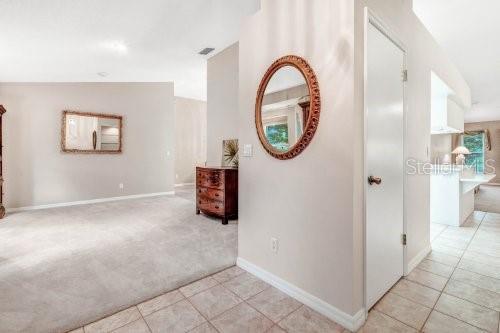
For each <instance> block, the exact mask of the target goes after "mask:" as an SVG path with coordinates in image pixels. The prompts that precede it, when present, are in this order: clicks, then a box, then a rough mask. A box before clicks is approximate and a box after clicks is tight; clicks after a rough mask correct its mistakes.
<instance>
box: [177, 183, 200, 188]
mask: <svg viewBox="0 0 500 333" xmlns="http://www.w3.org/2000/svg"><path fill="white" fill-rule="evenodd" d="M194 184H195V183H180V184H175V185H174V187H182V186H192V185H194Z"/></svg>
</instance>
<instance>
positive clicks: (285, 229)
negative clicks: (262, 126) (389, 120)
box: [209, 0, 359, 316]
mask: <svg viewBox="0 0 500 333" xmlns="http://www.w3.org/2000/svg"><path fill="white" fill-rule="evenodd" d="M261 8H262V10H261V11H260V12H259V13H257V14H255V15H254V16H252V17H250V18H249V19H248V21H247V22H246V23H245V24H244V26H243V29H242V33H241V35H240V42H239V48H240V50H239V51H240V52H239V54H240V56H239V59H240V60H239V64H240V66H239V72H240V75H239V87H240V89H239V92H240V93H239V108H238V114H239V134H240V145H243V144H252V145H253V156H252V157H251V158H248V157H243V156H240V168H239V181H240V194H239V196H240V204H239V226H238V227H239V232H238V234H239V243H238V244H239V257H240V258H241V259H243V260H245V261H248V262H250V263H252V264H254V265H256V266H258V267H260V268H261V269H263V270H265V271H267V272H270V273H272V274H273V275H275V276H277V277H279V278H281V279H283V280H285V281H287V282H288V283H290V284H292V285H294V286H296V287H298V288H300V289H302V290H304V291H306V292H307V293H309V294H311V295H313V296H315V297H317V298H319V299H321V300H322V301H323V302H325V303H326V304H329V306H333V307H335V308H336V309H339V310H340V311H342V312H344V313H347V314H348V316H349V315H353V314H355V313H356V312H358V310H359V308H356V309H355V308H354V305H353V302H352V301H353V296H352V290H353V279H352V276H353V257H352V256H353V251H352V249H353V225H352V219H353V210H352V207H353V202H352V199H353V196H352V194H353V190H352V179H353V172H352V170H353V167H354V166H353V150H352V144H351V141H352V136H353V124H354V120H353V109H354V104H353V102H354V95H353V94H354V91H353V89H354V58H353V57H354V49H353V47H354V40H353V29H354V8H353V1H352V0H338V1H331V0H314V1H311V0H264V1H262V4H261ZM288 54H295V55H298V56H301V57H303V58H305V59H306V60H307V61H308V62H309V64H310V65H311V67H312V68H313V69H314V71H315V72H316V75H317V77H318V80H319V87H320V89H321V103H322V110H321V115H320V121H319V127H318V130H317V132H316V134H315V137H314V139H313V140H312V142H311V144H310V145H309V146H308V147H307V149H306V150H305V151H304V152H303V153H302V154H300V155H299V156H297V157H296V158H294V159H291V160H286V161H281V160H278V159H275V158H273V157H272V156H270V155H269V154H268V153H267V152H266V151H265V150H264V148H263V147H262V145H261V144H260V142H259V139H258V136H257V132H256V129H255V111H254V108H255V97H256V95H257V89H258V87H259V84H260V81H261V79H262V76H263V75H264V73H265V72H266V70H267V68H268V67H269V66H270V65H271V64H272V63H273V62H274V61H275V60H276V59H278V58H280V57H282V56H284V55H288ZM209 104H210V101H209ZM209 112H210V108H209ZM209 117H210V115H209ZM209 130H210V129H209ZM272 237H275V238H277V239H278V240H279V251H278V253H276V254H274V253H273V252H272V250H271V245H270V244H271V238H272ZM332 311H333V310H332Z"/></svg>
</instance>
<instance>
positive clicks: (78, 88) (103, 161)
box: [0, 83, 174, 208]
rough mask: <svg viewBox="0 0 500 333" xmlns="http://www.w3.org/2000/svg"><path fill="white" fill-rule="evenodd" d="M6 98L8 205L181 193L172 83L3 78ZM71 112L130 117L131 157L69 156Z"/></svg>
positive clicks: (127, 142)
mask: <svg viewBox="0 0 500 333" xmlns="http://www.w3.org/2000/svg"><path fill="white" fill-rule="evenodd" d="M0 100H1V101H2V104H4V106H5V107H6V108H7V110H8V111H7V112H8V113H7V114H6V117H5V119H4V129H5V132H4V152H5V155H4V163H5V164H4V175H5V188H4V189H5V202H6V207H7V208H14V207H24V206H34V205H45V204H54V203H62V202H71V201H79V200H89V199H96V198H107V197H116V196H124V195H133V194H144V193H156V192H167V191H172V190H173V184H174V159H173V152H174V96H173V84H172V83H1V84H0ZM67 109H69V110H76V111H88V112H98V113H112V114H119V115H122V116H123V117H124V119H123V120H124V127H123V135H124V137H123V154H120V155H77V154H76V155H75V154H63V153H61V144H60V140H61V138H60V136H61V112H62V111H63V110H67ZM168 154H170V156H169V155H168ZM120 183H123V184H124V188H123V189H120V188H119V184H120Z"/></svg>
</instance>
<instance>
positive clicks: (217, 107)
mask: <svg viewBox="0 0 500 333" xmlns="http://www.w3.org/2000/svg"><path fill="white" fill-rule="evenodd" d="M238 67H239V66H238V43H236V44H233V45H231V46H229V47H228V48H226V49H225V50H223V51H221V52H220V53H218V54H216V55H214V56H213V57H211V58H210V59H208V63H207V133H208V136H207V164H208V165H211V166H218V165H221V161H222V140H228V139H236V138H238Z"/></svg>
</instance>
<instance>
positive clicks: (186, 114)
mask: <svg viewBox="0 0 500 333" xmlns="http://www.w3.org/2000/svg"><path fill="white" fill-rule="evenodd" d="M206 160H207V102H204V101H199V100H195V99H189V98H182V97H175V183H176V184H191V183H194V182H195V167H196V166H197V165H204V164H205V162H206Z"/></svg>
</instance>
